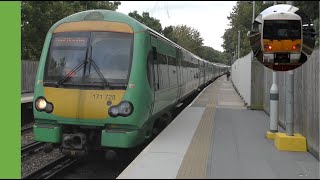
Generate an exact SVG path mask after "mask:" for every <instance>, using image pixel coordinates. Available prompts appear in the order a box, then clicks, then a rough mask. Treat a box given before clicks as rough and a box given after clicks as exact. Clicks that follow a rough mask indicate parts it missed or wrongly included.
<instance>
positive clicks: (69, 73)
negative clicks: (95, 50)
mask: <svg viewBox="0 0 320 180" xmlns="http://www.w3.org/2000/svg"><path fill="white" fill-rule="evenodd" d="M88 50H89V47H87V52H86V57H85V59H84V60H83V61H82V62H81V63H80V64H78V65H77V66H76V67H74V68H73V69H72V70H71V71H70V72H68V74H66V75H65V76H64V77H63V78H62V79H61V80H60V81H59V82H58V85H61V84H62V83H63V82H65V81H66V80H68V79H70V78H71V75H72V74H76V73H77V72H78V71H79V70H80V69H81V68H82V66H83V65H84V64H86V63H88Z"/></svg>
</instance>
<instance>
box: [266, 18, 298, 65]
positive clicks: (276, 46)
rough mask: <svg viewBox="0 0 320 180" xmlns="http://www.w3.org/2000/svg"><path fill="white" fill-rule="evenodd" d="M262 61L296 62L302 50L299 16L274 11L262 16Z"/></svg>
mask: <svg viewBox="0 0 320 180" xmlns="http://www.w3.org/2000/svg"><path fill="white" fill-rule="evenodd" d="M261 36H262V38H261V43H262V45H261V48H262V52H263V53H264V55H263V63H266V64H268V63H298V62H299V59H300V56H301V51H302V43H303V36H302V21H301V17H300V16H298V15H296V14H294V13H290V12H274V13H270V14H269V15H267V16H266V17H264V18H263V23H262V33H261Z"/></svg>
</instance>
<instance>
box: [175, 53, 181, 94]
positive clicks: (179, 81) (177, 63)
mask: <svg viewBox="0 0 320 180" xmlns="http://www.w3.org/2000/svg"><path fill="white" fill-rule="evenodd" d="M176 52H177V55H176V57H177V58H176V66H177V73H178V93H177V100H179V99H180V98H181V87H182V79H181V73H182V67H181V59H182V52H181V50H179V49H178V48H176Z"/></svg>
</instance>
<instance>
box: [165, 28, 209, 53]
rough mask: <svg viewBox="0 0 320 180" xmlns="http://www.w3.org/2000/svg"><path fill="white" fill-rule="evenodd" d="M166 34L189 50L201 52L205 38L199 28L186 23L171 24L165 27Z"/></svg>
mask: <svg viewBox="0 0 320 180" xmlns="http://www.w3.org/2000/svg"><path fill="white" fill-rule="evenodd" d="M164 35H165V36H166V37H167V38H168V39H170V40H172V41H173V42H175V43H177V44H178V45H180V46H181V47H183V48H185V49H187V50H188V51H190V52H192V53H194V54H196V55H199V54H200V51H201V46H202V44H203V38H202V37H201V36H200V32H199V31H198V30H196V29H194V28H191V27H188V26H186V25H178V26H169V27H166V28H165V29H164Z"/></svg>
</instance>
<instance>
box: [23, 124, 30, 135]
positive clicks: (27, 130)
mask: <svg viewBox="0 0 320 180" xmlns="http://www.w3.org/2000/svg"><path fill="white" fill-rule="evenodd" d="M32 130H33V125H31V126H27V127H23V128H21V134H25V133H28V132H30V131H32Z"/></svg>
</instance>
